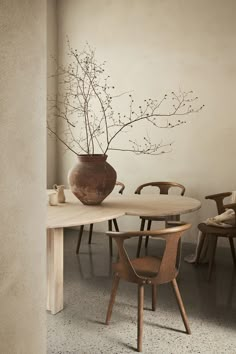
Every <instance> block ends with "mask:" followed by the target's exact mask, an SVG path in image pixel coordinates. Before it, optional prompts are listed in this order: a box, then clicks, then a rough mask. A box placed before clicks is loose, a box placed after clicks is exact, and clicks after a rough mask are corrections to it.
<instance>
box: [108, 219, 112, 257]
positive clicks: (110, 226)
mask: <svg viewBox="0 0 236 354" xmlns="http://www.w3.org/2000/svg"><path fill="white" fill-rule="evenodd" d="M108 231H112V220H108ZM109 252H110V257H112V256H113V249H112V238H111V237H109Z"/></svg>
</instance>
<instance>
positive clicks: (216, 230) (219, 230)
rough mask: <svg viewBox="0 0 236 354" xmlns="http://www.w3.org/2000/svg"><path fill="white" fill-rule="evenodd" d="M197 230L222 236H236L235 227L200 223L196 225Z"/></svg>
mask: <svg viewBox="0 0 236 354" xmlns="http://www.w3.org/2000/svg"><path fill="white" fill-rule="evenodd" d="M198 228H199V230H200V231H201V232H202V233H205V234H213V235H220V236H222V237H235V236H236V227H235V226H231V227H220V226H212V225H207V224H205V223H201V224H199V225H198Z"/></svg>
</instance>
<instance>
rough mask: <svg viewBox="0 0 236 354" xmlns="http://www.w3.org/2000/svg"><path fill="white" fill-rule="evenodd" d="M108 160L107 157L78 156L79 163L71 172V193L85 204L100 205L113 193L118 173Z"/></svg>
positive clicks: (69, 175) (69, 179)
mask: <svg viewBox="0 0 236 354" xmlns="http://www.w3.org/2000/svg"><path fill="white" fill-rule="evenodd" d="M106 159H107V155H78V160H79V161H78V163H77V164H76V165H75V166H74V167H73V168H72V169H71V170H70V171H69V174H68V182H69V185H70V188H71V191H72V193H73V194H74V195H75V196H76V197H77V198H78V199H79V200H80V201H81V202H82V203H83V204H86V205H98V204H100V203H101V202H102V201H103V200H104V199H105V198H106V197H107V196H108V195H109V194H110V193H111V192H112V190H113V188H114V186H115V183H116V171H115V170H114V168H113V167H112V166H111V165H109V163H107V162H106Z"/></svg>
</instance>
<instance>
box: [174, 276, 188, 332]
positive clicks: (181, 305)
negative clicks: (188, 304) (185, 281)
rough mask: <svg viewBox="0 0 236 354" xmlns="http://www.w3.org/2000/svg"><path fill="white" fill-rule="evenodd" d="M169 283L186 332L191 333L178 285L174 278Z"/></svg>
mask: <svg viewBox="0 0 236 354" xmlns="http://www.w3.org/2000/svg"><path fill="white" fill-rule="evenodd" d="M171 284H172V287H173V290H174V293H175V296H176V300H177V303H178V306H179V310H180V313H181V317H182V320H183V322H184V326H185V329H186V332H187V333H188V334H191V330H190V327H189V323H188V317H187V315H186V312H185V308H184V304H183V301H182V298H181V295H180V291H179V287H178V284H177V281H176V279H173V280H172V282H171Z"/></svg>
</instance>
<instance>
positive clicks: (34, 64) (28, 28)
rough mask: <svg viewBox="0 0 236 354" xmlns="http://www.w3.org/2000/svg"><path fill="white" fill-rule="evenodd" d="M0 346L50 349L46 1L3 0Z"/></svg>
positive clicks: (2, 349)
mask: <svg viewBox="0 0 236 354" xmlns="http://www.w3.org/2000/svg"><path fill="white" fill-rule="evenodd" d="M0 40H1V56H0V60H1V62H0V77H1V80H0V92H1V94H0V108H1V129H0V146H1V155H0V156H1V158H0V159H1V163H0V165H1V173H0V195H1V197H0V210H1V222H0V238H1V248H0V353H2V354H15V353H17V354H32V353H34V354H44V353H46V325H45V315H46V312H45V292H46V289H45V285H46V284H45V283H46V280H45V270H46V260H45V241H46V236H45V220H46V218H45V209H46V196H45V187H46V171H45V166H46V146H45V145H46V144H45V141H46V132H45V131H46V129H45V121H46V2H45V1H37V0H31V1H28V0H22V1H17V0H10V1H9V0H5V1H4V0H2V1H0Z"/></svg>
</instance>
